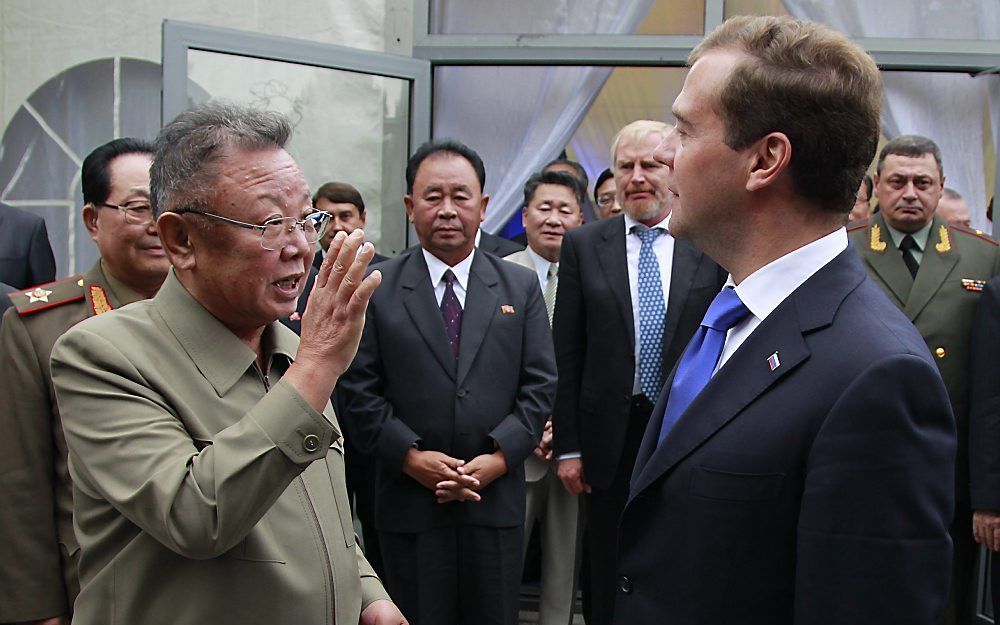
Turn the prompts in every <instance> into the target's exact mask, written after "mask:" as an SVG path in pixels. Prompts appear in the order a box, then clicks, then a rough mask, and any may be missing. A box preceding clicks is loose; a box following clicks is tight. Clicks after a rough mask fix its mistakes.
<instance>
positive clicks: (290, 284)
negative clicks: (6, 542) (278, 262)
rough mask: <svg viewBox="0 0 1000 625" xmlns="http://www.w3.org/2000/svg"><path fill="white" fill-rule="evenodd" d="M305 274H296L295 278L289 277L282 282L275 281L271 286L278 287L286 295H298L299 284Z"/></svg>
mask: <svg viewBox="0 0 1000 625" xmlns="http://www.w3.org/2000/svg"><path fill="white" fill-rule="evenodd" d="M303 275H304V274H301V273H299V274H295V275H293V276H288V277H287V278H282V279H281V280H275V281H274V282H272V283H271V284H273V285H274V286H276V287H278V290H279V291H282V292H284V293H290V294H294V295H298V291H299V283H300V282H301V281H302V276H303Z"/></svg>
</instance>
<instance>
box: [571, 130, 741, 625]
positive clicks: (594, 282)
mask: <svg viewBox="0 0 1000 625" xmlns="http://www.w3.org/2000/svg"><path fill="white" fill-rule="evenodd" d="M669 132H670V127H669V126H667V125H666V124H663V123H661V122H654V121H648V120H641V121H636V122H632V123H631V124H629V125H627V126H625V127H624V128H623V129H622V130H621V131H620V132H619V133H618V135H617V136H616V137H615V140H614V142H613V146H612V155H613V162H614V172H615V180H616V185H617V193H618V196H619V198H620V203H621V205H622V206H623V207H624V211H625V212H624V215H619V216H616V217H610V218H608V219H604V220H601V221H598V222H595V223H593V224H588V225H585V226H582V227H580V228H576V229H574V230H572V231H571V232H567V233H566V236H565V238H564V241H563V246H562V256H561V258H560V263H559V292H558V295H557V297H556V311H555V319H554V321H553V324H552V327H553V328H554V337H555V345H556V361H557V362H558V365H559V390H558V393H557V395H556V405H555V410H554V412H553V420H552V426H553V427H552V429H553V435H554V448H555V452H554V453H555V455H556V457H557V458H559V469H558V471H559V477H560V478H561V479H562V481H563V484H564V485H565V486H566V488H567V490H569V491H570V492H571V493H573V494H578V493H586V494H585V496H584V507H585V512H586V518H587V536H588V539H587V548H588V549H589V562H590V567H589V574H590V584H589V588H587V587H585V588H584V591H585V592H586V593H588V597H589V601H588V603H589V607H590V615H589V616H590V618H589V619H588V623H591V625H594V624H598V625H603V624H607V623H610V621H611V615H612V611H613V606H614V596H615V575H614V572H615V537H616V535H617V527H618V517H619V515H620V514H621V511H622V508H623V507H624V506H625V499H626V496H627V495H628V482H629V477H630V476H631V473H632V465H633V464H634V462H635V454H636V450H637V449H638V448H639V441H640V439H641V438H642V433H643V431H644V430H645V427H646V421H647V420H648V419H649V413H650V410H651V409H652V407H653V402H654V401H656V396H657V394H658V393H659V390H660V387H661V386H662V384H663V379H664V378H665V377H666V374H667V373H669V372H670V368H671V367H672V366H673V364H674V361H676V360H677V357H678V356H679V355H680V352H681V349H683V347H684V345H685V344H686V343H687V341H688V339H690V338H691V335H692V334H693V333H694V331H695V329H696V328H697V327H698V321H699V320H700V319H701V317H702V315H703V314H704V312H705V309H706V308H707V307H708V304H709V302H711V301H712V298H713V297H714V296H715V294H716V293H717V292H718V290H719V287H720V286H721V284H722V282H723V280H724V279H725V274H724V273H723V272H722V271H721V270H720V269H719V267H718V265H716V264H715V263H714V262H712V260H711V259H709V258H708V257H706V256H704V255H703V254H702V253H701V252H699V251H698V250H697V249H695V248H694V246H692V245H691V244H690V243H687V242H684V241H674V239H673V237H671V235H670V234H669V232H668V231H667V222H668V216H669V214H670V209H671V204H672V200H671V197H670V193H669V191H668V189H667V186H666V174H667V168H666V167H664V166H663V165H661V164H660V163H657V162H655V161H653V160H652V159H651V158H650V157H649V155H650V154H651V153H652V151H653V149H654V148H655V147H656V146H657V145H658V144H659V143H660V142H661V141H663V139H664V138H665V137H666V136H667V133H669ZM647 231H648V232H649V233H650V234H652V235H657V236H655V237H654V238H652V239H649V242H648V243H644V242H643V240H642V239H641V238H640V237H641V236H649V235H647V234H642V233H645V232H647ZM647 245H648V246H649V247H647ZM647 260H648V261H649V262H648V263H647ZM641 284H642V285H648V286H649V287H651V288H649V289H640V285H641ZM640 291H641V292H640ZM642 320H646V321H647V322H649V323H647V324H644V323H641V321H642ZM643 372H645V374H646V375H643Z"/></svg>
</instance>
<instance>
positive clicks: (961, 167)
mask: <svg viewBox="0 0 1000 625" xmlns="http://www.w3.org/2000/svg"><path fill="white" fill-rule="evenodd" d="M783 2H784V5H785V8H787V9H788V12H789V13H790V14H791V15H792V16H794V17H797V18H801V19H809V20H813V21H817V22H821V23H824V24H826V25H827V26H830V27H832V28H835V29H837V30H839V31H841V32H843V33H845V34H847V35H849V36H851V37H893V38H927V39H964V40H969V39H973V40H974V39H986V40H993V41H996V40H1000V3H998V2H997V0H927V1H925V2H913V1H912V0H879V1H878V2H873V1H871V0H840V1H839V2H829V1H828V0H783ZM883 78H884V82H885V95H884V107H883V108H884V110H883V113H882V124H883V132H884V133H885V135H886V136H888V137H889V138H890V139H891V138H894V137H896V136H899V135H901V134H919V135H924V136H926V137H930V138H931V139H933V140H934V141H935V142H936V143H937V144H938V145H939V146H940V147H941V153H942V161H943V165H944V174H945V178H946V182H945V184H946V185H947V186H949V187H951V188H953V189H955V190H956V191H958V192H959V193H961V194H962V195H963V196H964V197H965V199H966V202H967V203H968V205H969V209H970V211H971V213H972V226H973V227H975V228H980V229H983V230H986V231H989V228H990V226H989V222H988V221H987V219H986V203H987V201H988V198H987V197H986V183H985V179H984V168H985V165H984V161H983V151H984V145H985V144H986V141H985V137H984V132H983V128H984V124H983V118H984V114H985V104H986V102H987V97H988V96H987V92H988V91H990V90H992V96H990V97H991V103H990V107H991V109H992V111H993V124H992V126H993V135H994V141H993V143H994V145H998V144H997V141H996V137H997V134H998V124H997V121H998V119H997V118H998V117H1000V87H998V86H997V83H998V81H1000V77H998V76H996V75H989V76H981V77H977V78H973V77H971V76H969V75H968V74H957V73H940V72H939V73H923V72H884V73H883ZM998 173H1000V172H998Z"/></svg>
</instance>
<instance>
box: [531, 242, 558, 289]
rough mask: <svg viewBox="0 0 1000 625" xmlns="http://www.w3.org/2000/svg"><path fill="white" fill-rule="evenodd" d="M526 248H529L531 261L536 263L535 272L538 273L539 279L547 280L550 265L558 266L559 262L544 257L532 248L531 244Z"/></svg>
mask: <svg viewBox="0 0 1000 625" xmlns="http://www.w3.org/2000/svg"><path fill="white" fill-rule="evenodd" d="M526 249H527V250H528V257H529V258H531V262H532V263H533V264H534V265H535V273H537V274H538V277H539V279H541V280H542V281H545V280H547V279H548V277H549V267H550V266H552V265H555V266H556V267H558V266H559V263H553V262H551V261H549V260H548V259H546V258H544V257H543V256H542V255H541V254H539V253H538V252H536V251H535V250H533V249H531V246H530V245H529V246H528V247H527V248H526Z"/></svg>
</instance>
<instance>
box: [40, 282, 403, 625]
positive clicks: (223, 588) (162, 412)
mask: <svg viewBox="0 0 1000 625" xmlns="http://www.w3.org/2000/svg"><path fill="white" fill-rule="evenodd" d="M297 348H298V338H297V337H296V336H295V334H294V333H293V332H291V331H290V330H288V329H287V328H285V327H284V326H282V325H280V324H279V323H272V324H271V325H269V326H268V327H267V328H266V329H265V331H264V335H263V337H262V349H263V350H264V354H265V358H264V359H263V362H264V363H266V366H264V368H263V369H262V368H261V367H259V366H258V364H257V357H256V354H255V353H254V352H253V351H252V350H250V349H249V348H248V347H247V346H246V345H245V344H244V343H243V342H242V341H241V340H240V339H239V338H237V337H236V336H235V335H234V334H233V333H232V332H231V331H229V329H228V328H226V326H224V325H223V324H222V323H221V322H220V321H219V320H218V319H216V318H215V317H213V316H212V315H211V314H210V313H209V312H208V311H207V310H206V309H205V308H204V307H202V306H201V304H199V303H198V302H197V301H196V300H195V299H194V298H193V297H192V296H191V295H190V294H189V293H188V291H187V290H186V289H185V288H184V287H183V286H182V285H181V283H180V282H179V281H178V279H177V278H176V277H175V276H174V274H173V273H172V272H171V273H170V274H169V275H168V276H167V280H166V282H165V283H164V285H163V287H162V288H161V289H160V292H159V293H158V294H157V295H156V297H155V298H153V299H152V300H148V301H145V302H140V303H137V304H135V305H133V306H130V307H128V308H126V309H125V310H120V311H114V312H112V313H109V314H106V315H101V316H100V317H95V318H92V319H88V320H87V321H85V322H83V323H81V324H79V325H77V326H76V327H74V328H73V329H72V330H71V331H70V332H67V333H66V335H64V336H63V338H62V339H60V341H59V342H58V343H57V344H56V346H55V349H54V350H53V353H52V375H53V381H54V384H55V390H56V396H57V397H58V400H59V405H60V408H61V412H62V416H63V427H64V430H65V433H66V442H67V445H68V447H69V465H70V475H71V476H72V478H73V488H74V492H73V497H74V515H75V519H74V523H75V529H76V534H77V537H78V539H79V540H80V546H81V557H80V581H81V584H82V588H81V591H80V596H79V598H78V599H77V602H76V608H75V613H74V620H73V622H74V624H76V625H105V624H107V623H148V624H155V623H170V624H173V625H185V624H192V625H194V624H197V625H204V624H205V623H213V624H214V625H225V624H227V623H233V624H245V623H268V624H272V625H280V624H283V623H286V624H289V625H300V624H305V623H308V624H310V625H318V624H323V623H327V624H333V623H350V624H351V625H353V624H355V623H357V622H358V617H359V614H360V612H361V610H362V609H363V607H365V606H367V605H368V604H369V603H371V602H372V601H374V600H376V599H381V598H387V595H386V594H385V591H384V590H383V588H382V584H381V582H380V581H379V579H378V578H377V577H376V576H375V574H374V572H373V571H372V569H371V567H370V566H369V565H368V562H367V561H366V560H365V558H364V556H363V555H362V553H361V550H360V548H359V547H358V545H357V544H356V540H355V535H354V531H353V528H352V524H351V511H350V507H349V505H348V500H347V493H346V490H345V487H344V459H343V438H342V437H341V434H340V430H339V427H338V424H337V420H336V417H335V416H334V414H333V410H332V409H331V408H330V405H329V404H327V407H326V410H325V411H324V413H323V414H320V413H318V412H316V411H315V410H314V409H313V408H312V407H311V406H310V405H309V404H308V403H307V402H306V401H305V400H304V399H303V398H302V397H301V395H299V393H298V392H297V391H296V390H295V389H294V388H293V387H292V386H291V385H290V384H287V383H285V382H284V381H282V380H281V376H282V374H283V373H284V372H285V371H286V370H287V368H288V367H289V365H290V363H291V361H292V358H293V357H294V355H295V352H296V350H297Z"/></svg>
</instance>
